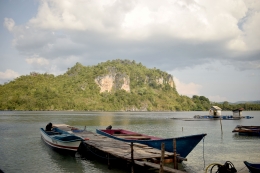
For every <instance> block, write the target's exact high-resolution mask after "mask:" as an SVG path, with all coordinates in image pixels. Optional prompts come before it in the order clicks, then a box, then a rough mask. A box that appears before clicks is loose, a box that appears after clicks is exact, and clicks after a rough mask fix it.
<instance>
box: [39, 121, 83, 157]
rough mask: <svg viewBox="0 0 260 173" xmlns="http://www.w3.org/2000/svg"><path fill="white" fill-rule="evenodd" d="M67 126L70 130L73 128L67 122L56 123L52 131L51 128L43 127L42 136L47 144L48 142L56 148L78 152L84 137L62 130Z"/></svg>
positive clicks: (41, 129)
mask: <svg viewBox="0 0 260 173" xmlns="http://www.w3.org/2000/svg"><path fill="white" fill-rule="evenodd" d="M46 128H47V126H46ZM66 128H67V130H68V131H69V130H72V128H70V126H68V125H65V124H63V125H55V126H54V128H52V129H51V131H49V129H48V130H44V129H43V128H40V131H41V137H42V139H43V140H44V142H45V143H46V144H48V145H49V146H51V147H52V148H54V149H59V150H63V151H73V152H76V151H77V150H78V147H79V145H80V143H81V141H84V139H82V138H81V137H79V136H76V135H74V134H71V133H69V132H68V131H66V130H62V129H66Z"/></svg>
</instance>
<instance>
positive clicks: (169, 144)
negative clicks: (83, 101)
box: [96, 129, 207, 158]
mask: <svg viewBox="0 0 260 173" xmlns="http://www.w3.org/2000/svg"><path fill="white" fill-rule="evenodd" d="M96 132H97V133H98V134H100V135H104V136H107V137H110V138H113V139H117V140H120V141H124V142H133V143H140V144H145V145H148V146H150V147H153V148H157V149H159V150H160V149H161V144H162V143H164V144H165V151H168V152H173V139H176V149H177V153H178V154H180V156H181V157H184V158H185V157H186V156H187V155H188V154H189V153H190V152H191V151H192V150H193V149H194V148H195V146H196V145H197V144H198V143H199V142H200V141H201V139H202V138H203V137H204V136H206V135H207V134H198V135H190V136H183V137H177V138H159V137H154V136H149V135H144V134H140V133H136V132H132V131H128V130H123V129H105V130H102V129H96Z"/></svg>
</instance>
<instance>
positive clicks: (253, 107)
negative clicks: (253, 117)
mask: <svg viewBox="0 0 260 173" xmlns="http://www.w3.org/2000/svg"><path fill="white" fill-rule="evenodd" d="M213 104H214V105H216V106H218V107H220V108H221V109H222V110H225V111H231V110H235V109H238V108H243V109H244V110H246V111H258V110H260V104H257V103H239V104H231V103H229V102H227V101H225V102H223V103H213Z"/></svg>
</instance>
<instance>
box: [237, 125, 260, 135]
mask: <svg viewBox="0 0 260 173" xmlns="http://www.w3.org/2000/svg"><path fill="white" fill-rule="evenodd" d="M232 132H233V133H234V132H238V134H240V135H252V136H260V126H242V125H237V126H236V127H235V129H234V130H233V131H232Z"/></svg>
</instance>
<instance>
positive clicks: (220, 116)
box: [219, 115, 223, 134]
mask: <svg viewBox="0 0 260 173" xmlns="http://www.w3.org/2000/svg"><path fill="white" fill-rule="evenodd" d="M219 122H220V127H221V134H223V130H222V121H221V115H220V116H219Z"/></svg>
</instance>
